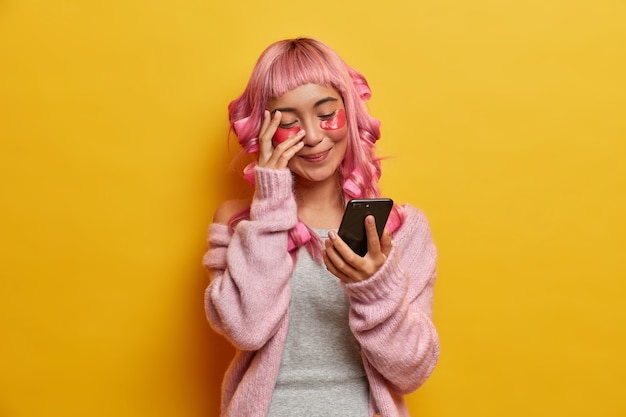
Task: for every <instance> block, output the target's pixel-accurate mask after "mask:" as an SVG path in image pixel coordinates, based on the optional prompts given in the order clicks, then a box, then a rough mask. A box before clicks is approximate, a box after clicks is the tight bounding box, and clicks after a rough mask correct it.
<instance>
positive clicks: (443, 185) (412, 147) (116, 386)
mask: <svg viewBox="0 0 626 417" xmlns="http://www.w3.org/2000/svg"><path fill="white" fill-rule="evenodd" d="M298 35H308V36H313V37H317V38H319V39H321V40H323V41H325V42H327V43H328V44H330V45H331V46H333V47H334V48H335V49H336V50H337V51H338V52H339V53H340V54H341V55H342V56H343V57H344V58H345V59H346V60H347V61H348V62H349V63H351V64H352V65H353V66H355V67H356V68H357V69H359V70H360V71H361V72H363V73H364V74H365V75H366V76H367V77H368V80H369V81H370V84H371V86H372V88H373V91H374V96H373V98H372V101H371V102H370V105H369V107H370V110H371V112H372V113H373V114H374V115H375V116H376V117H378V118H379V119H381V120H382V122H383V139H382V140H381V141H380V142H379V144H380V153H381V155H384V156H387V157H389V159H388V160H387V161H386V162H385V164H384V175H383V181H382V186H383V189H384V191H385V194H386V195H388V196H390V197H393V198H394V199H395V200H396V201H399V202H401V201H410V202H411V203H413V204H414V205H416V206H419V207H420V208H422V210H424V211H425V212H426V214H427V215H428V216H429V218H430V221H431V223H432V227H433V230H434V237H435V240H436V242H437V244H438V247H439V250H440V263H439V272H440V274H439V281H438V285H437V293H436V305H435V320H436V324H437V326H438V328H439V330H440V333H441V343H442V352H441V353H442V356H441V361H440V364H439V366H438V368H437V369H436V371H435V373H434V374H433V376H432V378H431V379H430V380H429V381H428V382H427V383H426V385H425V386H424V387H423V388H422V389H420V390H419V391H418V392H417V393H415V394H412V395H411V396H409V398H408V401H409V404H410V408H411V410H412V412H413V413H414V415H416V416H427V417H449V416H461V415H464V416H482V417H485V416H494V417H495V416H498V417H500V416H509V417H515V416H555V415H567V416H581V417H582V416H590V415H597V416H605V417H612V416H615V417H617V416H624V415H626V400H624V380H625V379H626V360H625V359H624V352H626V331H625V330H626V309H625V308H624V307H623V305H624V301H623V298H624V297H625V295H626V282H625V278H626V262H625V261H624V250H625V249H626V238H625V234H626V223H625V221H624V216H626V117H625V110H626V82H625V78H626V77H625V74H626V3H624V1H617V0H583V1H572V0H550V1H546V0H525V1H521V0H517V1H494V0H474V1H461V0H438V1H423V0H417V1H416V0H406V1H384V2H374V1H363V0H350V1H336V2H321V3H320V2H285V1H282V0H278V1H273V2H256V1H243V2H242V1H232V2H229V1H221V2H217V1H212V0H208V1H198V0H180V1H176V2H175V1H169V2H168V1H163V0H151V1H142V0H109V1H106V2H105V1H101V2H90V1H82V2H80V1H78V0H65V1H63V0H61V1H59V2H50V1H47V2H46V1H41V0H33V1H25V0H4V1H2V2H0V139H1V148H0V178H1V184H2V188H1V194H0V195H1V197H0V198H1V208H0V210H1V213H0V222H1V224H0V226H1V236H2V247H1V250H0V274H1V287H0V416H2V417H24V416H29V417H30V416H33V417H40V416H46V417H47V416H63V417H73V416H76V417H79V416H80V417H84V416H90V417H91V416H119V417H126V416H128V417H131V416H132V417H136V416H153V417H166V416H177V417H178V416H185V417H193V416H198V417H199V416H215V415H217V410H218V396H219V392H218V390H219V383H220V378H221V373H222V372H223V370H224V368H225V366H226V363H227V361H228V359H229V355H230V354H231V353H232V351H231V349H230V348H229V347H228V345H227V344H226V343H225V342H224V341H223V340H222V339H220V338H219V337H217V336H215V335H214V334H213V333H212V332H211V331H210V329H209V327H208V325H207V324H206V322H205V319H204V315H203V306H202V297H203V289H204V287H205V286H206V284H207V279H206V277H205V275H204V271H203V270H202V267H201V264H200V258H201V256H202V254H203V252H204V249H205V241H204V239H205V234H206V228H207V226H208V224H209V222H210V219H211V216H212V213H213V211H214V209H215V208H216V206H217V204H218V203H219V202H220V201H221V200H223V199H225V198H229V197H231V196H233V195H237V194H241V193H244V192H245V187H243V186H242V183H241V182H240V181H239V180H238V179H237V178H236V174H234V173H232V172H231V171H230V170H229V169H230V168H229V161H230V160H231V159H232V158H233V157H234V156H235V155H236V153H237V150H238V149H237V146H236V141H235V140H234V139H233V138H230V140H229V139H228V127H227V123H226V106H227V103H228V102H229V101H230V100H231V99H232V98H234V97H235V96H236V95H237V94H239V93H240V92H241V91H242V89H243V87H244V83H245V81H246V79H247V77H248V75H249V73H250V70H251V68H252V65H253V63H254V61H255V60H256V57H257V56H258V55H259V53H260V52H261V50H262V49H263V48H264V47H265V46H267V45H268V44H269V43H270V42H272V41H274V40H277V39H280V38H285V37H293V36H298Z"/></svg>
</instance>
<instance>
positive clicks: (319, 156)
mask: <svg viewBox="0 0 626 417" xmlns="http://www.w3.org/2000/svg"><path fill="white" fill-rule="evenodd" d="M329 153H330V149H329V150H327V151H324V152H319V153H315V154H310V155H299V157H300V158H302V159H304V160H305V161H306V162H311V163H319V162H322V161H324V160H325V159H326V158H327V157H328V154H329Z"/></svg>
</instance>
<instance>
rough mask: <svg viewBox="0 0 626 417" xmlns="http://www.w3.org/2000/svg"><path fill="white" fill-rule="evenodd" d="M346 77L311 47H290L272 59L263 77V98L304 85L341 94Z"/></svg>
mask: <svg viewBox="0 0 626 417" xmlns="http://www.w3.org/2000/svg"><path fill="white" fill-rule="evenodd" d="M345 77H346V74H345V73H344V71H342V68H341V66H338V65H337V63H335V62H330V60H329V59H328V54H324V53H323V52H322V51H319V50H317V49H316V48H314V47H313V46H312V45H303V44H291V45H289V49H288V50H287V51H285V53H283V54H280V55H279V56H277V57H276V59H275V60H274V62H272V65H271V66H270V68H269V71H268V74H267V77H266V83H265V86H266V92H267V97H272V98H277V97H280V96H282V95H283V94H285V93H286V92H288V91H291V90H293V89H295V88H297V87H300V86H302V85H305V84H318V85H323V86H324V87H332V88H335V89H336V90H337V91H339V93H341V94H342V95H343V93H344V92H345V90H346V88H345V84H344V83H345V81H344V80H345Z"/></svg>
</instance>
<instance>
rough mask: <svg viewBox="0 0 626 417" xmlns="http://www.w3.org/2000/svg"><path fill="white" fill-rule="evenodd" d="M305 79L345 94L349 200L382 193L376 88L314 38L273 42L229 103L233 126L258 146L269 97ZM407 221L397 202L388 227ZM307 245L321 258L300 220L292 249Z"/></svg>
mask: <svg viewBox="0 0 626 417" xmlns="http://www.w3.org/2000/svg"><path fill="white" fill-rule="evenodd" d="M304 84H318V85H322V86H325V87H332V88H334V89H335V90H337V91H338V92H339V94H341V97H342V98H343V104H344V107H345V109H346V118H347V126H348V146H347V150H346V155H345V158H344V160H343V162H342V164H341V166H340V168H339V172H340V176H341V179H342V188H343V192H344V195H343V199H344V201H348V200H350V199H354V198H375V197H380V190H379V188H378V180H379V179H380V175H381V168H380V167H381V164H380V159H379V158H378V157H377V156H376V155H375V153H374V143H375V142H376V141H377V140H378V139H379V138H380V122H379V121H378V120H376V119H374V118H373V117H371V116H370V115H369V113H368V111H367V108H366V107H365V102H366V101H368V100H369V99H370V97H371V96H372V92H371V90H370V88H369V85H368V84H367V80H366V79H365V77H363V76H362V75H361V74H360V73H359V72H357V71H356V70H354V69H353V68H351V67H350V66H348V65H347V64H346V63H345V62H344V61H343V60H342V59H341V58H340V57H339V55H337V53H336V52H335V51H333V50H332V49H331V48H329V47H328V46H327V45H325V44H323V43H322V42H320V41H317V40H315V39H310V38H297V39H287V40H282V41H278V42H276V43H273V44H271V45H270V46H269V47H268V48H267V49H266V50H265V51H264V52H263V53H262V54H261V56H260V57H259V59H258V61H257V63H256V65H255V67H254V69H253V71H252V75H251V76H250V80H249V81H248V85H247V86H246V89H245V90H244V92H243V94H242V95H241V96H240V97H239V98H237V99H235V100H233V101H232V102H231V103H230V104H229V105H228V113H229V119H230V125H231V128H232V130H234V131H235V134H236V135H237V138H238V141H239V144H240V145H241V146H242V147H243V150H244V152H246V153H257V152H258V149H259V146H258V145H259V143H258V134H259V131H260V129H261V124H262V120H263V114H264V112H265V110H266V109H267V104H268V101H269V99H270V98H276V97H280V96H282V95H283V94H285V93H286V92H288V91H290V90H293V89H294V88H296V87H299V86H301V85H304ZM253 167H254V163H252V164H250V165H248V166H247V167H246V168H245V169H244V177H245V178H246V180H247V181H248V182H250V183H251V184H254V174H253ZM248 215H249V209H247V210H244V211H243V212H241V213H237V214H236V215H235V216H233V217H232V218H231V219H230V221H229V225H230V226H231V227H233V228H234V226H235V224H236V223H237V222H239V221H241V220H243V219H245V218H247V217H248ZM403 221H404V213H403V211H402V209H401V207H400V206H398V205H394V208H393V210H392V212H391V215H390V216H389V220H388V221H387V230H389V231H390V232H394V231H395V230H396V229H397V228H398V227H400V225H401V224H402V222H403ZM303 245H306V246H307V249H308V250H309V252H310V253H311V254H312V255H313V256H314V257H315V258H316V259H320V258H321V250H322V249H321V245H320V239H319V238H318V237H317V234H316V233H314V232H312V231H311V230H310V229H309V228H308V227H306V226H305V225H304V224H303V223H301V222H300V223H299V224H298V225H297V226H296V227H294V228H293V229H292V230H291V231H290V233H289V250H290V251H293V250H294V249H297V248H298V247H300V246H303Z"/></svg>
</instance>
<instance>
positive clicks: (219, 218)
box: [213, 199, 251, 224]
mask: <svg viewBox="0 0 626 417" xmlns="http://www.w3.org/2000/svg"><path fill="white" fill-rule="evenodd" d="M250 203H251V201H250V199H236V200H227V201H224V202H223V203H222V204H220V206H219V207H218V208H217V210H215V214H214V215H213V222H214V223H220V224H228V220H230V218H231V217H233V216H234V215H235V214H237V213H239V212H240V211H243V210H245V209H246V208H248V207H250Z"/></svg>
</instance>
